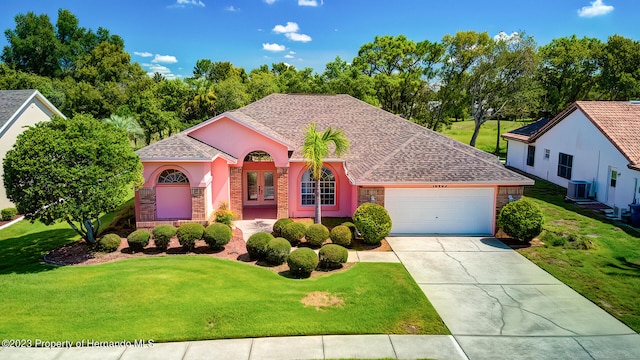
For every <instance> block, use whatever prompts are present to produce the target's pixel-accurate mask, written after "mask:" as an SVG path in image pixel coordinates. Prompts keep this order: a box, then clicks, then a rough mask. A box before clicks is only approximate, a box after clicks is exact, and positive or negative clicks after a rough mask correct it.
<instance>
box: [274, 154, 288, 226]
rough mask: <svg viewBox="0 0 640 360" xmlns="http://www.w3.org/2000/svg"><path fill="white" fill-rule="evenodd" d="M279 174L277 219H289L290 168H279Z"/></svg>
mask: <svg viewBox="0 0 640 360" xmlns="http://www.w3.org/2000/svg"><path fill="white" fill-rule="evenodd" d="M277 173H278V184H277V186H278V195H277V197H276V200H277V202H278V211H277V215H276V217H277V218H278V219H282V218H286V217H289V168H287V167H279V168H278V169H277Z"/></svg>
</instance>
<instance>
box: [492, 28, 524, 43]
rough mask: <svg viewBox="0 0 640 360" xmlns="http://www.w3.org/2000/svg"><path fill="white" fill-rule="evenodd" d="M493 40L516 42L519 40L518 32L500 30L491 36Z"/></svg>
mask: <svg viewBox="0 0 640 360" xmlns="http://www.w3.org/2000/svg"><path fill="white" fill-rule="evenodd" d="M493 40H494V41H504V42H507V43H511V42H517V41H518V40H520V34H518V33H517V32H515V31H514V32H512V33H511V34H507V33H506V32H504V31H500V32H499V33H498V35H496V36H494V37H493Z"/></svg>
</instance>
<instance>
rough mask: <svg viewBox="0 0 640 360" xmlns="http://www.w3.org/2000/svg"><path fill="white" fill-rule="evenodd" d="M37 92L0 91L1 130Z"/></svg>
mask: <svg viewBox="0 0 640 360" xmlns="http://www.w3.org/2000/svg"><path fill="white" fill-rule="evenodd" d="M35 92H36V90H0V129H2V127H3V126H4V125H5V124H6V123H7V122H9V120H11V117H13V115H14V114H15V113H16V111H18V109H20V107H21V106H22V105H23V104H24V103H25V102H26V101H27V100H28V99H29V98H30V97H31V96H32V95H33V94H34V93H35Z"/></svg>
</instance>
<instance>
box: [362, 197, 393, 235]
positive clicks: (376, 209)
mask: <svg viewBox="0 0 640 360" xmlns="http://www.w3.org/2000/svg"><path fill="white" fill-rule="evenodd" d="M353 222H354V223H355V225H356V227H357V228H358V231H360V234H362V238H363V239H364V242H365V243H367V244H371V245H378V244H380V242H381V241H382V239H384V238H385V237H386V236H387V235H389V232H391V217H389V213H388V212H387V209H385V208H384V207H382V206H380V205H378V204H373V203H364V204H362V205H360V206H358V208H357V209H356V212H355V213H354V214H353Z"/></svg>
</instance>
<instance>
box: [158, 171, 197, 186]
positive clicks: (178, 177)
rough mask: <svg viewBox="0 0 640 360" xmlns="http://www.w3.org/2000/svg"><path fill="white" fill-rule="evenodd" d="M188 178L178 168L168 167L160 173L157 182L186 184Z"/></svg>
mask: <svg viewBox="0 0 640 360" xmlns="http://www.w3.org/2000/svg"><path fill="white" fill-rule="evenodd" d="M188 183H189V178H187V175H185V174H184V173H182V171H180V170H176V169H169V170H165V171H163V172H161V173H160V176H158V184H188Z"/></svg>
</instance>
